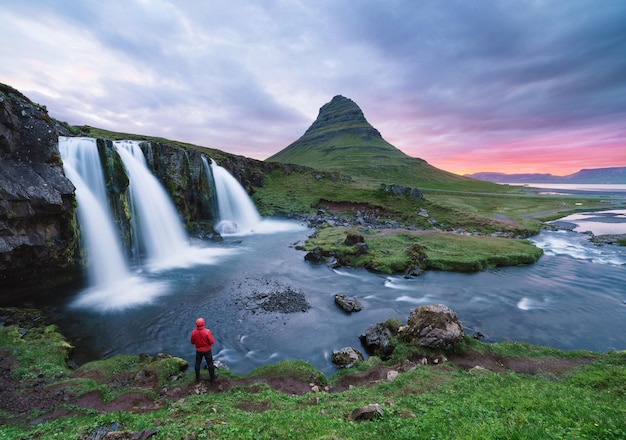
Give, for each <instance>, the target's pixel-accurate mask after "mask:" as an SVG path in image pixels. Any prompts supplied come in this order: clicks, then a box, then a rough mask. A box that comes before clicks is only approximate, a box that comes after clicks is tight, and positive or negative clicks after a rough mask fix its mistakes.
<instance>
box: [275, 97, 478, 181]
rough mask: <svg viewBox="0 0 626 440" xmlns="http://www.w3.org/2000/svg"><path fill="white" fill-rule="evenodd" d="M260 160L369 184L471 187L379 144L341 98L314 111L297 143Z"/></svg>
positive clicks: (373, 132)
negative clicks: (303, 167) (309, 124)
mask: <svg viewBox="0 0 626 440" xmlns="http://www.w3.org/2000/svg"><path fill="white" fill-rule="evenodd" d="M266 160H267V161H272V162H283V163H293V164H297V165H303V166H307V167H311V168H316V169H319V170H325V171H336V172H340V173H342V174H345V175H349V176H352V177H353V178H354V179H356V180H360V181H363V182H367V183H374V184H380V183H388V184H392V183H393V184H399V185H407V186H417V185H420V184H424V183H444V182H445V183H453V182H467V181H471V179H467V178H464V177H461V176H458V175H455V174H452V173H448V172H446V171H443V170H439V169H437V168H435V167H433V166H431V165H429V164H428V163H426V161H424V160H422V159H418V158H413V157H410V156H407V155H406V154H404V153H403V152H402V151H400V150H399V149H397V148H396V147H394V146H393V145H391V144H390V143H389V142H387V141H386V140H385V139H383V137H382V136H381V134H380V132H379V131H378V130H377V129H375V128H374V127H372V125H371V124H370V123H369V122H367V119H365V116H364V114H363V112H362V111H361V109H360V108H359V106H358V105H357V104H356V103H355V102H354V101H352V100H351V99H348V98H346V97H344V96H341V95H337V96H335V97H334V98H333V99H332V100H331V101H330V102H328V103H326V104H324V105H323V106H322V108H320V111H319V115H318V116H317V119H316V120H315V122H313V124H312V125H311V126H310V127H309V128H308V129H307V131H306V132H305V133H304V134H303V135H302V137H300V138H299V139H298V140H296V141H295V142H293V143H292V144H291V145H289V146H287V147H286V148H284V149H283V150H281V151H279V152H278V153H276V154H274V155H273V156H271V157H269V158H268V159H266Z"/></svg>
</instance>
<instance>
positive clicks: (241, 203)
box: [202, 156, 261, 235]
mask: <svg viewBox="0 0 626 440" xmlns="http://www.w3.org/2000/svg"><path fill="white" fill-rule="evenodd" d="M202 161H203V163H204V165H205V168H206V169H207V175H208V177H209V180H210V179H211V174H209V173H208V164H207V159H206V158H205V157H204V156H203V157H202ZM210 167H211V173H212V175H213V181H214V183H215V191H216V193H217V205H218V209H219V221H218V222H217V224H216V225H215V229H216V230H217V232H219V233H220V234H222V235H232V234H247V233H251V232H255V228H257V227H258V226H259V225H260V223H261V216H260V215H259V213H258V211H257V209H256V207H255V206H254V203H253V202H252V199H250V196H248V193H246V190H245V189H244V188H243V187H242V186H241V184H240V183H239V182H238V181H237V179H235V178H234V177H233V176H232V175H231V174H230V173H229V172H228V171H227V170H226V169H225V168H223V167H221V166H219V165H218V164H217V163H215V161H214V160H213V159H211V165H210Z"/></svg>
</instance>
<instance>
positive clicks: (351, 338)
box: [47, 185, 626, 374]
mask: <svg viewBox="0 0 626 440" xmlns="http://www.w3.org/2000/svg"><path fill="white" fill-rule="evenodd" d="M612 191H613V190H612ZM620 191H623V193H622V194H623V195H625V196H626V185H624V186H623V188H621V189H618V193H620ZM624 198H626V197H624ZM568 221H569V222H571V223H572V224H579V225H581V226H582V229H583V230H584V231H589V230H592V229H593V228H592V226H593V225H591V223H597V224H600V225H601V226H602V227H603V228H604V229H603V233H613V232H606V231H616V232H615V233H624V232H620V231H624V229H623V228H625V227H626V210H621V211H620V210H615V211H611V212H610V213H606V212H605V213H602V214H593V215H591V214H588V215H584V214H578V215H577V216H575V217H572V218H570V219H568ZM263 222H264V224H266V225H267V228H265V229H264V228H260V232H258V233H254V234H243V235H235V236H231V237H227V239H226V240H225V241H224V242H223V243H221V244H215V243H203V242H196V243H195V244H194V245H193V246H194V248H195V249H197V251H198V253H199V254H200V255H202V254H203V253H204V254H205V255H208V256H209V257H207V260H206V261H205V262H204V263H198V262H194V263H193V264H188V265H186V266H184V267H179V268H174V269H170V270H167V271H155V272H147V271H139V272H137V273H135V274H134V276H133V279H134V284H132V285H131V286H130V287H129V288H128V289H127V290H125V291H121V292H118V293H117V295H118V296H119V297H118V298H111V297H108V298H99V297H97V296H93V292H89V290H88V289H87V290H84V289H76V290H74V291H67V290H65V291H62V292H58V294H57V296H56V298H55V300H54V301H52V302H51V303H49V304H47V305H48V306H49V307H50V313H51V314H52V316H53V319H55V321H56V322H58V323H59V326H60V328H61V331H62V332H63V333H64V334H65V335H67V336H68V337H69V338H70V340H71V341H72V342H73V343H74V344H75V345H76V347H77V352H79V353H82V354H83V355H85V356H86V357H88V358H99V357H107V356H111V355H114V354H117V353H148V354H152V355H154V354H157V353H159V352H166V353H169V354H172V355H175V356H179V357H182V358H184V359H186V360H188V361H190V362H191V361H192V360H193V357H194V347H193V346H192V345H191V344H190V343H189V340H188V339H189V334H190V332H191V330H192V328H193V325H194V321H195V319H196V318H197V317H200V316H202V317H204V318H205V319H206V321H207V326H208V327H209V328H211V329H212V330H213V332H214V335H215V337H216V340H217V342H216V344H215V346H214V350H213V352H214V357H215V358H216V359H219V360H221V361H223V362H224V363H225V364H226V365H227V366H228V367H229V368H230V369H231V370H232V371H233V372H235V373H237V374H243V373H246V372H249V371H250V370H252V369H253V368H255V367H258V366H261V365H265V364H268V363H272V362H277V361H280V360H288V359H302V360H306V361H309V362H311V363H312V364H313V365H314V366H315V367H316V368H318V369H319V370H320V371H322V372H324V373H325V374H332V373H333V372H334V371H336V368H335V366H334V365H333V364H332V362H331V360H330V356H331V353H332V351H333V350H336V349H339V348H342V347H345V346H354V347H357V348H361V344H360V341H359V339H358V336H359V334H361V333H362V332H363V331H364V330H365V329H366V328H367V326H368V325H370V324H375V323H378V322H382V321H384V320H386V319H388V318H392V317H395V318H398V319H401V320H406V317H407V315H408V313H409V311H410V310H411V309H412V308H414V307H416V306H418V305H421V304H432V303H443V304H446V305H448V306H449V307H451V308H452V309H453V310H455V311H456V312H457V314H458V316H459V318H460V320H461V321H462V323H463V326H464V328H465V330H466V332H467V333H468V334H472V333H474V332H481V333H482V334H484V335H485V342H499V341H505V340H514V341H526V342H529V343H532V344H538V345H547V346H552V347H556V348H560V349H564V350H576V349H586V350H591V351H596V352H606V351H609V350H624V349H626V332H625V331H624V330H625V329H626V325H625V324H624V323H625V322H626V277H625V276H624V275H625V274H626V272H625V269H626V247H623V246H616V245H604V246H595V245H592V244H591V243H589V241H588V237H589V235H588V234H584V233H581V232H576V231H575V230H559V231H544V232H542V233H541V234H539V235H538V236H536V237H533V238H532V241H534V242H535V243H536V244H537V245H538V246H540V247H542V248H543V249H544V251H545V255H544V256H543V257H542V258H541V259H540V260H539V262H537V263H535V264H532V265H527V266H518V267H506V268H494V269H489V270H484V271H481V272H477V273H450V272H437V271H428V272H426V273H425V274H423V275H422V276H419V277H416V278H410V279H407V278H404V277H401V276H385V275H380V274H373V273H369V272H367V271H365V270H360V269H347V268H345V269H339V270H333V269H330V268H328V267H327V266H326V265H324V264H313V263H309V262H306V261H305V260H304V252H303V251H300V250H297V249H296V248H295V245H296V244H298V243H303V242H304V240H305V239H306V238H307V237H308V236H309V235H310V234H311V233H312V232H313V231H312V230H310V229H308V228H306V227H305V225H303V224H299V223H297V222H292V221H280V220H271V219H265V220H264V221H263ZM595 226H597V225H595ZM573 229H575V228H573ZM199 260H200V261H202V259H201V258H200V259H199ZM133 286H134V287H133ZM134 289H137V291H138V292H140V294H138V295H134V294H133V290H134ZM274 291H283V292H295V293H297V294H302V295H304V297H305V298H306V301H307V302H308V303H309V305H310V308H309V309H308V310H307V311H306V312H295V313H288V314H282V313H269V312H265V311H263V310H262V309H259V308H258V307H256V306H255V303H254V302H253V301H252V300H251V297H262V296H263V295H270V294H271V292H274ZM150 292H154V294H153V295H151V294H150ZM336 293H342V294H346V295H349V296H354V297H356V298H357V299H358V300H359V301H360V302H361V303H362V304H363V305H364V310H363V311H361V312H358V313H353V314H346V313H344V312H343V311H341V310H340V309H339V308H338V307H337V306H336V305H335V304H334V295H335V294H336ZM89 295H92V296H91V297H90V296H89Z"/></svg>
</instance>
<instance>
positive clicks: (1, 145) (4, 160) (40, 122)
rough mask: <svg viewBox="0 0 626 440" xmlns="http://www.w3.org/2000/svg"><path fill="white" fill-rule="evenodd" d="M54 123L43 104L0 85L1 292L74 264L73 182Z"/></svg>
mask: <svg viewBox="0 0 626 440" xmlns="http://www.w3.org/2000/svg"><path fill="white" fill-rule="evenodd" d="M59 129H60V127H59V126H58V125H57V124H56V123H55V121H53V120H52V119H51V118H50V117H49V116H48V112H47V110H46V108H45V107H43V106H40V105H38V104H35V103H33V102H32V101H31V100H30V99H28V98H27V97H26V96H24V95H23V94H21V93H20V92H18V91H17V90H15V89H13V88H11V87H9V86H6V85H4V84H0V283H1V286H2V287H1V289H2V290H1V292H2V295H3V296H5V295H7V294H8V292H9V291H13V292H20V291H23V290H28V289H29V288H31V287H32V286H34V285H37V286H39V287H42V286H45V285H46V284H47V283H49V284H50V285H53V284H56V283H58V282H61V281H66V280H67V279H70V278H73V277H74V276H75V275H76V272H77V271H78V270H79V268H80V252H79V247H78V241H77V232H76V219H75V215H74V208H75V198H74V186H73V185H72V182H70V181H69V180H68V179H67V178H66V177H65V175H64V173H63V167H62V163H61V158H60V155H59V149H58V133H59Z"/></svg>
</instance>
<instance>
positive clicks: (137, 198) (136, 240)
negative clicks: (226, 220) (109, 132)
mask: <svg viewBox="0 0 626 440" xmlns="http://www.w3.org/2000/svg"><path fill="white" fill-rule="evenodd" d="M114 145H115V148H116V150H117V152H118V153H119V155H120V157H121V158H122V162H123V163H124V167H125V168H126V172H127V175H128V179H129V182H130V183H129V189H130V195H131V204H132V207H131V209H132V216H133V222H132V228H133V231H132V232H133V247H135V248H136V249H140V250H141V251H143V252H144V253H145V258H146V260H147V264H148V266H149V267H150V269H152V270H158V269H165V268H168V267H173V266H178V265H179V264H186V263H184V262H181V261H180V259H181V257H182V256H183V255H184V254H185V252H186V251H187V250H188V249H189V238H188V237H187V234H186V232H185V230H184V228H183V224H182V222H181V220H180V218H179V217H178V213H177V212H176V208H175V207H174V204H173V203H172V201H171V200H170V199H169V196H168V195H167V193H166V192H165V189H164V188H163V186H162V185H161V183H160V182H159V181H158V180H157V178H156V177H155V176H154V175H153V174H152V172H151V171H150V170H149V169H148V167H147V165H146V160H145V157H144V155H143V152H142V151H141V148H140V147H139V142H137V141H116V142H114Z"/></svg>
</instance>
